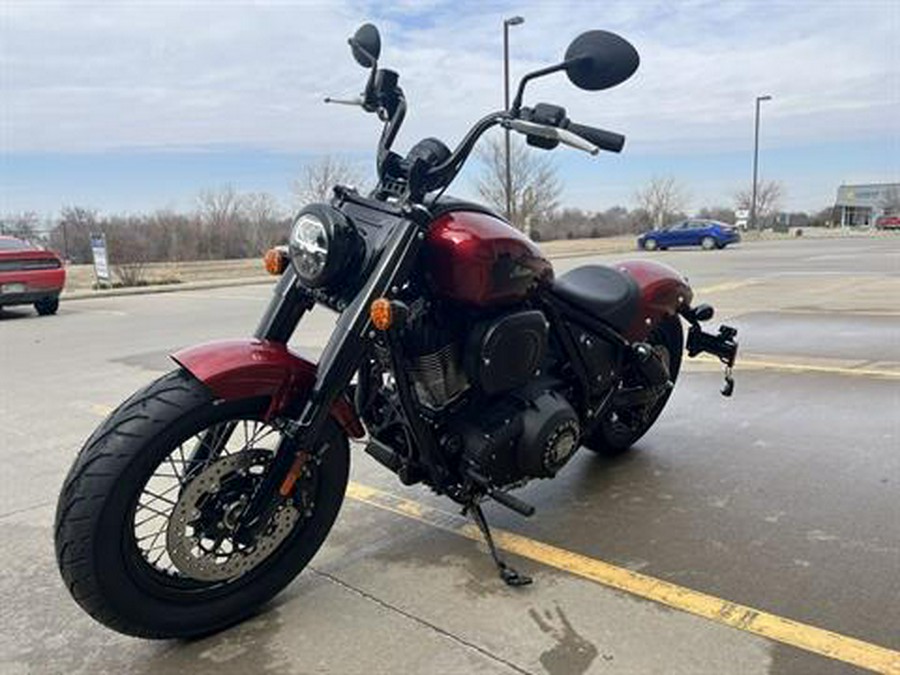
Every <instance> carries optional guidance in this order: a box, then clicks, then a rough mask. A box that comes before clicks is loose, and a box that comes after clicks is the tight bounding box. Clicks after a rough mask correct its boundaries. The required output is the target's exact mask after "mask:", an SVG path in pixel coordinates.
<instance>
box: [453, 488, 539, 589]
mask: <svg viewBox="0 0 900 675" xmlns="http://www.w3.org/2000/svg"><path fill="white" fill-rule="evenodd" d="M467 512H471V513H472V518H473V519H474V520H475V524H476V525H478V529H479V530H481V534H482V536H483V537H484V541H485V543H486V544H487V547H488V550H489V551H490V552H491V558H493V560H494V564H495V565H496V566H497V572H498V573H499V574H500V578H501V579H503V582H504V583H505V584H506V585H507V586H513V587H518V586H527V585H528V584H530V583H531V582H532V578H531V577H529V576H528V575H526V574H522V573H521V572H517V571H516V570H514V569H513V568H512V567H510V566H509V565H507V564H506V562H504V561H503V559H501V558H500V554H499V553H498V552H497V547H496V546H495V545H494V538H493V537H492V536H491V529H490V528H489V527H488V524H487V520H486V519H485V517H484V511H482V510H481V504H479V503H478V502H472V503H471V504H469V505H468V506H467V507H466V508H465V510H464V511H463V513H464V514H465V513H467Z"/></svg>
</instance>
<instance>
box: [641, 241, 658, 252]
mask: <svg viewBox="0 0 900 675" xmlns="http://www.w3.org/2000/svg"><path fill="white" fill-rule="evenodd" d="M658 246H659V244H658V243H657V241H656V239H645V240H644V244H643V248H644V250H645V251H655V250H656V249H657V247H658Z"/></svg>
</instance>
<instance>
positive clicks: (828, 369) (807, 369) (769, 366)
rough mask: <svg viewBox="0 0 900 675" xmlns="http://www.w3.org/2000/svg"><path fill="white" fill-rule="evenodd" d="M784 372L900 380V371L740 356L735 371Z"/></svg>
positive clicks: (709, 361) (707, 361)
mask: <svg viewBox="0 0 900 675" xmlns="http://www.w3.org/2000/svg"><path fill="white" fill-rule="evenodd" d="M694 361H695V362H697V363H703V364H719V360H718V359H716V358H714V357H711V356H705V355H701V356H698V357H696V358H695V359H694ZM752 369H758V370H784V371H788V372H794V373H826V374H830V375H850V376H855V377H876V378H883V379H888V380H898V379H900V371H897V370H888V369H884V370H881V369H879V370H873V369H871V368H847V367H843V366H829V365H817V364H812V363H791V362H788V361H769V360H766V359H754V358H748V357H742V356H740V355H738V359H737V363H736V365H735V370H737V371H741V370H752Z"/></svg>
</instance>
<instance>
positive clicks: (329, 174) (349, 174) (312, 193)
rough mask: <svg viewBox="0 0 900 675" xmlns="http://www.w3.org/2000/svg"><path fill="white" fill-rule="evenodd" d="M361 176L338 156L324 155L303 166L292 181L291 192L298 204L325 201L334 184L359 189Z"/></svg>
mask: <svg viewBox="0 0 900 675" xmlns="http://www.w3.org/2000/svg"><path fill="white" fill-rule="evenodd" d="M360 181H361V177H360V175H359V171H357V170H356V169H355V168H354V167H353V166H352V165H350V164H349V163H348V162H346V161H345V160H343V159H341V158H340V157H335V156H333V155H324V156H323V157H320V158H319V159H317V160H315V161H313V162H310V163H308V164H307V165H306V166H304V167H303V172H302V173H301V174H300V177H299V178H298V179H297V180H295V181H294V184H293V188H292V189H293V193H294V195H295V197H296V199H297V203H298V204H299V205H301V206H302V205H305V204H309V203H311V202H327V201H328V200H329V199H331V191H332V190H333V189H334V186H335V185H351V186H354V187H356V188H358V189H361V185H360Z"/></svg>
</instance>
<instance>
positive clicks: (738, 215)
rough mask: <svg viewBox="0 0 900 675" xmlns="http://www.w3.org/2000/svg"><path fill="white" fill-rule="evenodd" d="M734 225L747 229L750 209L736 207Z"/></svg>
mask: <svg viewBox="0 0 900 675" xmlns="http://www.w3.org/2000/svg"><path fill="white" fill-rule="evenodd" d="M734 218H735V221H736V222H735V223H734V224H735V225H737V226H738V227H740V228H741V229H743V230H746V229H747V223H748V222H749V219H750V210H749V209H738V210H737V211H735V212H734Z"/></svg>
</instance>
